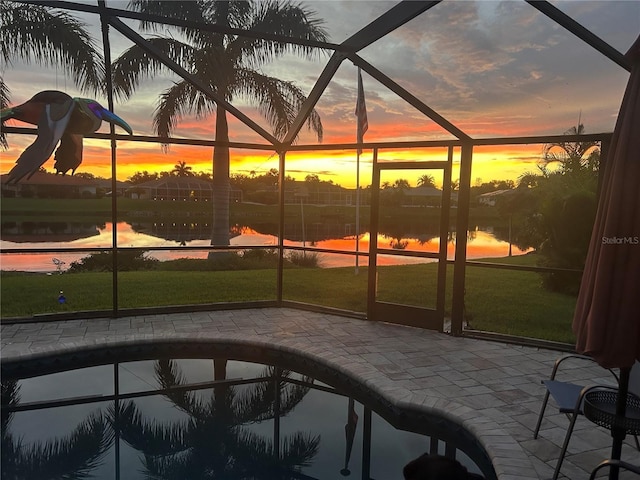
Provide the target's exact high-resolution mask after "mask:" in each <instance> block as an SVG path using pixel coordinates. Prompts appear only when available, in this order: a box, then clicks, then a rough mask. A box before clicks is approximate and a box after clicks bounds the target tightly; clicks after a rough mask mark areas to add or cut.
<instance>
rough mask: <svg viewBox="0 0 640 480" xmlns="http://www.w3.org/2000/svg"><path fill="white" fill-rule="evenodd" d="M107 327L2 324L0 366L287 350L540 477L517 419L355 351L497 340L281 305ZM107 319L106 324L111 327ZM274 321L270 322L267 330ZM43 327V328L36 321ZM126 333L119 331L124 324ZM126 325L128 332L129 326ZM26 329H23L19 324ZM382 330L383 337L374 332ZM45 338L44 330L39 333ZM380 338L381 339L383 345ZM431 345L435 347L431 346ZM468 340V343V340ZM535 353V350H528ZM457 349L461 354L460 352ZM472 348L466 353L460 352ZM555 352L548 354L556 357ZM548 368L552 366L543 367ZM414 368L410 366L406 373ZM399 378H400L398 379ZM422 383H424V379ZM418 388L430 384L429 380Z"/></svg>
mask: <svg viewBox="0 0 640 480" xmlns="http://www.w3.org/2000/svg"><path fill="white" fill-rule="evenodd" d="M265 310H268V311H269V313H268V315H266V318H265V322H267V324H265V325H262V327H261V328H258V329H256V327H255V325H254V326H253V327H251V328H243V327H242V324H243V323H245V322H244V321H243V318H242V317H243V316H249V317H251V316H255V315H257V316H258V317H265V313H264V312H265ZM187 317H188V318H189V319H190V320H191V321H192V322H194V320H195V325H197V326H198V328H197V331H190V332H187V331H180V329H181V328H180V327H181V324H182V322H185V321H186V320H185V318H187ZM229 319H235V322H232V323H236V324H235V325H234V326H231V325H230V324H229V322H228V320H229ZM300 319H303V321H302V323H305V324H307V325H308V328H307V329H302V330H300V331H298V332H297V333H296V331H295V330H296V327H299V326H300V324H301V321H300ZM146 321H150V322H152V323H154V324H155V325H160V328H158V329H157V332H156V333H139V332H137V331H134V330H135V329H134V328H133V327H132V326H131V325H134V324H144V323H145V322H146ZM73 322H75V324H78V322H80V324H82V322H88V323H85V327H84V328H85V329H86V325H89V323H91V322H93V323H94V324H95V323H96V322H98V321H96V320H95V319H90V320H72V321H66V322H64V321H60V322H47V323H46V327H47V328H45V330H47V329H48V330H49V331H54V330H55V329H58V330H60V329H61V330H64V329H65V328H66V327H69V326H70V325H72V324H74V323H73ZM99 322H101V323H102V324H103V325H105V326H106V327H107V329H106V330H105V331H104V332H102V333H100V334H99V335H89V334H87V333H86V330H85V334H84V335H82V336H77V337H74V336H69V337H66V339H65V337H64V336H62V337H59V339H58V341H56V342H52V343H46V342H38V341H33V340H36V339H37V338H40V339H42V337H41V336H40V337H38V335H39V334H38V333H37V331H38V328H37V327H36V326H34V325H33V324H31V327H28V326H27V327H25V326H24V325H23V326H22V329H25V328H26V329H27V330H29V329H32V330H33V332H35V333H34V334H33V335H31V337H29V336H27V338H31V339H32V342H31V343H27V342H23V343H19V342H11V341H9V340H7V339H6V337H5V332H6V333H9V332H10V331H11V329H9V328H8V326H3V327H2V333H3V335H2V344H3V349H2V356H1V357H2V363H3V364H8V363H13V362H17V361H22V360H37V359H41V358H44V357H47V356H51V354H55V353H60V354H62V353H74V352H82V351H89V350H94V349H109V348H119V347H126V346H134V345H136V344H150V343H156V342H160V343H163V342H193V343H196V342H224V343H231V344H237V345H244V346H250V347H256V348H263V349H272V350H276V351H277V350H281V351H283V352H287V353H291V354H295V355H298V356H300V357H302V358H304V357H307V358H308V359H310V360H312V361H314V362H320V363H322V364H324V365H326V366H328V367H329V368H332V369H334V370H335V371H337V372H340V373H342V374H344V375H346V376H348V377H350V378H353V379H354V380H356V381H358V382H360V383H361V384H362V385H364V386H366V387H367V388H369V389H370V390H371V391H372V392H374V393H375V394H377V395H379V396H381V397H382V398H383V399H384V400H385V401H386V402H388V403H389V404H390V405H393V406H394V407H396V408H400V409H404V408H411V409H417V410H420V411H423V412H425V413H427V414H429V415H437V416H440V417H443V418H445V419H448V420H450V421H452V422H454V423H456V424H459V425H461V426H462V427H463V428H464V429H466V430H467V431H468V432H470V433H471V434H472V435H473V436H475V438H476V439H477V440H478V442H479V444H480V445H481V446H482V447H483V448H484V449H485V451H486V452H487V454H488V455H489V458H490V460H491V462H492V464H493V467H494V469H495V472H496V475H497V477H498V479H500V480H526V479H538V478H539V475H538V473H537V471H536V468H535V467H534V465H533V463H532V461H531V457H530V456H529V455H528V454H527V453H526V452H525V451H524V449H523V448H522V446H521V445H520V443H519V442H518V441H517V440H516V439H515V438H514V437H513V436H512V435H511V434H510V433H509V432H508V431H506V430H505V429H504V428H503V427H502V426H501V425H505V424H509V423H511V422H513V418H512V417H510V416H509V415H507V414H506V413H503V412H501V411H500V408H499V407H498V408H493V409H491V412H490V413H491V416H489V415H485V414H484V413H483V412H482V411H480V410H479V409H477V408H472V407H471V406H469V405H465V404H464V403H461V402H459V401H456V400H451V399H450V398H447V397H446V396H444V395H441V394H438V392H437V391H435V390H433V394H427V393H425V392H424V391H415V389H412V388H408V387H407V386H406V385H404V384H403V381H402V380H406V376H405V375H404V374H403V373H405V372H402V371H399V372H397V371H394V372H392V373H394V374H396V375H391V374H389V372H388V371H387V372H385V371H384V369H381V368H379V365H376V364H375V362H372V361H366V359H367V358H371V357H370V356H368V354H360V353H356V352H361V351H362V348H361V347H362V346H363V345H364V346H365V347H367V346H371V347H372V348H371V349H370V350H372V352H371V354H372V355H375V354H376V353H375V348H373V347H374V346H375V345H376V344H377V343H384V339H387V341H389V340H390V339H396V338H398V337H399V338H400V340H401V341H403V342H405V343H407V342H409V343H410V342H418V343H417V344H418V345H420V346H421V347H425V346H427V347H433V346H435V345H437V344H438V343H442V342H454V343H455V344H456V345H454V347H458V346H463V345H464V346H466V347H471V346H478V345H479V343H478V342H484V343H485V344H489V343H491V344H494V346H493V347H492V348H495V344H496V342H487V341H483V340H476V339H464V338H460V337H451V336H449V335H446V334H441V333H438V332H433V331H427V330H422V329H417V328H413V327H403V326H399V325H393V324H385V323H373V322H369V321H366V320H359V319H353V318H346V317H340V316H337V315H334V314H326V313H317V312H305V311H300V310H297V309H291V308H275V309H247V310H233V311H216V312H197V313H193V314H167V315H152V316H149V317H125V318H117V319H107V320H100V321H99ZM105 322H106V323H105ZM314 322H316V323H317V324H322V328H320V329H316V328H314ZM269 323H272V325H271V327H269ZM38 325H40V326H41V328H42V325H45V324H38ZM121 326H122V327H123V328H118V327H121ZM127 326H128V327H127ZM345 326H346V327H348V329H351V330H353V331H359V330H361V329H365V330H372V332H369V333H370V334H371V335H372V336H371V337H370V338H369V340H368V341H365V342H364V344H363V343H362V342H355V343H354V345H355V344H357V347H358V348H352V349H350V348H349V341H348V340H346V341H345V340H344V339H345V336H344V335H343V336H341V337H340V338H342V339H343V341H342V345H341V346H340V345H337V344H334V342H333V340H335V337H334V336H332V334H331V333H330V332H331V331H332V330H333V329H340V328H344V327H345ZM213 327H215V328H213ZM15 329H18V330H19V329H20V327H15V328H14V330H15ZM376 333H379V334H380V335H376ZM40 335H42V332H40ZM376 338H380V339H382V340H383V341H377V340H376ZM430 342H433V345H430V344H429V343H430ZM467 342H469V343H467ZM499 348H500V349H513V348H518V349H522V348H525V347H516V346H509V345H500V346H499ZM530 350H531V351H532V352H535V351H537V349H530ZM456 351H457V350H456ZM460 351H461V352H462V351H466V349H462V350H460ZM554 356H555V354H551V355H549V358H553V357H554ZM545 368H546V366H545ZM413 369H414V370H415V368H413ZM410 370H412V369H411V368H408V369H407V372H408V371H410ZM394 376H395V377H396V378H395V379H394V378H392V377H394ZM419 380H420V379H419ZM419 383H422V384H424V385H425V386H427V387H428V381H421V382H419Z"/></svg>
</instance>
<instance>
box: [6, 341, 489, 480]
mask: <svg viewBox="0 0 640 480" xmlns="http://www.w3.org/2000/svg"><path fill="white" fill-rule="evenodd" d="M181 350H183V351H184V348H181ZM229 352H233V353H234V354H236V355H237V354H238V352H237V351H236V350H233V349H230V350H229V351H227V354H228V353H229ZM50 360H51V359H45V360H44V365H47V366H48V367H47V368H50V367H51V363H50ZM81 361H82V360H81ZM94 362H95V359H94V360H92V361H91V362H90V363H92V364H93V363H94ZM303 363H304V365H305V369H306V371H305V372H304V373H303V372H300V371H293V370H289V369H288V368H287V367H286V366H285V365H281V366H278V365H273V364H261V363H252V362H245V361H238V360H229V359H227V358H226V356H224V357H223V356H215V357H213V358H177V359H174V358H167V357H162V358H158V359H156V360H139V359H136V358H132V361H122V362H117V363H114V364H103V365H96V366H90V367H85V368H78V367H80V365H68V366H67V367H66V368H69V367H71V368H75V369H72V370H64V371H61V372H53V371H52V373H48V374H42V367H41V365H40V366H38V367H37V368H38V369H39V371H37V372H34V371H31V370H30V369H29V366H23V365H13V367H12V366H9V367H8V368H9V370H11V369H12V368H15V367H18V368H16V369H15V370H14V371H13V372H11V371H4V370H3V372H2V373H3V375H2V409H1V411H2V415H3V417H2V432H1V434H2V450H1V455H0V457H1V459H0V461H1V464H0V466H1V468H2V471H3V478H5V476H6V475H5V474H9V476H10V477H11V478H54V477H55V478H63V477H64V478H86V477H92V478H99V479H105V480H106V479H114V478H127V479H131V480H134V479H135V480H137V479H140V480H141V479H142V478H157V479H169V478H172V479H173V478H181V479H182V478H184V479H192V478H205V477H206V478H225V479H227V478H229V479H230V478H238V479H239V478H264V479H281V480H288V479H290V480H293V479H301V478H307V479H320V478H338V474H339V473H340V474H342V475H345V476H346V475H351V478H399V477H400V476H401V471H402V467H403V466H404V465H405V464H406V463H407V462H408V461H409V460H412V459H413V458H415V457H417V456H418V455H420V454H422V453H424V452H425V451H427V450H430V452H431V453H440V454H443V453H444V452H449V454H450V455H455V457H456V458H457V459H458V460H460V461H461V462H462V463H463V464H465V466H466V467H467V468H469V469H470V470H471V471H473V472H478V473H480V471H481V470H483V471H484V473H485V475H486V476H487V478H495V474H494V472H493V469H492V467H491V465H490V464H489V462H488V457H487V456H486V453H485V452H484V451H483V450H482V449H481V448H480V447H478V445H477V443H476V442H475V439H472V437H471V436H470V435H469V434H467V433H466V432H464V431H462V430H461V429H459V428H458V429H442V428H439V427H438V426H439V425H440V424H441V423H442V422H444V421H445V420H444V419H441V418H440V417H436V420H437V421H433V419H431V420H430V421H427V422H426V423H425V422H424V420H425V416H424V415H417V416H412V414H411V413H410V412H402V414H399V412H398V414H395V413H394V414H390V413H389V412H388V413H387V417H386V418H387V420H385V419H384V418H383V417H382V416H381V415H380V412H376V410H375V409H374V408H375V407H374V406H375V405H376V404H375V403H374V401H373V400H372V399H370V398H369V397H368V394H367V393H364V391H362V392H360V391H359V392H358V393H357V394H354V395H357V398H354V396H352V395H351V394H347V393H346V392H344V391H342V390H341V388H340V386H339V385H332V384H330V383H324V381H321V380H318V379H317V378H316V376H315V375H314V373H313V372H314V371H316V370H315V368H316V367H315V365H313V364H310V363H309V362H303ZM63 365H64V360H63ZM3 366H4V365H3ZM52 370H53V369H52ZM319 371H323V372H325V375H326V368H325V367H323V368H321V369H320V370H319ZM86 378H93V379H97V380H98V381H99V384H98V388H97V389H96V390H95V391H91V389H89V394H88V395H87V388H86V382H85V379H86ZM323 380H325V381H329V379H327V378H325V379H323ZM105 386H108V388H105ZM390 421H391V422H394V424H395V426H394V424H392V423H389V422H390ZM42 425H47V427H48V428H46V429H45V430H43V429H42ZM409 426H410V428H408V427H409ZM405 428H408V429H409V430H410V431H405ZM414 432H416V433H414ZM470 440H473V441H470ZM365 452H367V453H368V454H366V455H365ZM31 462H33V463H36V465H35V466H37V467H39V468H40V469H41V470H34V468H33V466H34V465H32V463H31ZM53 467H55V470H54V469H53ZM44 468H47V470H44ZM52 472H55V474H53V473H52ZM56 474H57V475H56Z"/></svg>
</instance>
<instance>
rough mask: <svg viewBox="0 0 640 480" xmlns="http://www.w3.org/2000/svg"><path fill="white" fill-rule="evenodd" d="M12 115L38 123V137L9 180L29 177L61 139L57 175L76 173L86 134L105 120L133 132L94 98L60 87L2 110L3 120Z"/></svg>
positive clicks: (57, 158) (56, 155)
mask: <svg viewBox="0 0 640 480" xmlns="http://www.w3.org/2000/svg"><path fill="white" fill-rule="evenodd" d="M10 118H15V119H16V120H21V121H23V122H26V123H31V124H32V125H37V127H38V136H37V137H36V140H35V142H33V143H32V144H31V145H29V146H28V147H27V148H26V149H25V150H24V152H22V155H20V157H18V159H17V160H16V165H15V166H14V167H13V168H12V169H11V171H10V172H9V175H8V180H7V183H17V182H19V181H20V180H21V179H22V178H23V177H24V176H25V175H26V176H27V178H30V177H31V176H32V175H33V174H34V173H35V172H37V171H38V169H39V168H40V167H41V166H42V165H43V164H44V163H45V162H46V161H47V160H48V159H49V157H51V154H52V153H53V150H54V148H55V147H56V145H58V142H60V146H59V147H58V149H57V150H56V154H55V157H54V158H55V164H54V168H55V169H56V174H57V173H62V174H63V175H64V174H66V173H67V172H68V171H69V170H71V175H73V174H74V173H75V171H76V168H78V166H79V165H80V164H81V163H82V139H83V137H84V135H85V134H87V133H92V132H95V131H96V130H98V129H99V128H100V125H101V124H102V121H103V120H105V121H107V122H110V123H113V124H116V125H119V126H120V127H122V128H123V129H124V130H126V131H127V132H128V133H129V134H130V135H131V134H133V131H132V130H131V127H130V126H129V125H128V124H127V122H125V121H124V120H123V119H121V118H120V117H118V116H117V115H116V114H115V113H113V112H110V111H109V110H107V109H106V108H104V107H103V106H102V105H100V104H99V103H98V102H96V101H95V100H91V99H88V98H72V97H70V96H69V95H67V94H66V93H63V92H59V91H57V90H44V91H42V92H38V93H36V94H35V95H34V96H33V97H32V98H31V99H30V100H28V101H27V102H26V103H23V104H22V105H18V106H15V107H11V108H5V109H3V110H0V120H2V122H4V121H5V120H8V119H10Z"/></svg>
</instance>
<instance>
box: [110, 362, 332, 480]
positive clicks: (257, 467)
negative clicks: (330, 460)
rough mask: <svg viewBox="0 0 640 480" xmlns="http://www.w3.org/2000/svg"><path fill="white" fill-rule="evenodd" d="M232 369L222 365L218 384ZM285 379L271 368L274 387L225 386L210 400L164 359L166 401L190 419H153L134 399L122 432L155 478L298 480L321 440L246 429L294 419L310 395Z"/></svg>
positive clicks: (160, 367)
mask: <svg viewBox="0 0 640 480" xmlns="http://www.w3.org/2000/svg"><path fill="white" fill-rule="evenodd" d="M225 365H226V362H225V361H215V363H214V370H215V377H214V378H215V379H216V380H223V379H224V377H225V374H226V372H224V371H223V370H226V368H225ZM277 373H278V372H276V369H275V368H273V367H268V368H267V369H266V370H265V372H264V373H263V375H262V377H264V378H265V379H266V381H261V382H259V383H255V384H250V385H249V386H245V387H243V389H238V388H237V387H234V386H231V385H228V384H225V383H221V384H218V385H216V386H214V387H213V393H212V396H211V397H210V398H208V399H204V398H203V397H202V396H199V395H197V394H196V393H195V392H193V391H188V390H187V389H186V388H182V387H185V386H186V384H187V382H186V378H185V376H184V375H183V374H182V372H181V370H180V369H179V367H178V366H177V365H176V363H175V362H174V361H173V360H160V361H158V362H157V364H156V376H157V378H158V381H159V382H160V384H161V385H162V387H163V388H166V389H168V391H167V393H164V395H165V396H166V397H167V398H168V399H169V400H170V401H171V402H172V403H173V404H174V405H175V406H176V407H178V408H179V409H180V410H182V411H183V412H185V413H186V414H187V415H188V419H186V420H184V421H181V422H174V423H172V424H166V423H162V422H158V421H155V420H148V419H145V418H144V417H143V414H142V413H141V412H140V411H139V410H138V408H137V406H136V405H135V403H134V402H131V401H129V402H126V403H124V404H123V405H122V407H121V408H120V410H119V411H118V416H119V422H118V425H119V433H120V435H121V438H122V439H123V440H124V441H125V442H127V443H128V444H129V445H131V446H132V447H133V448H135V449H136V450H138V451H140V452H142V453H143V454H144V467H145V469H146V470H147V473H148V474H149V475H151V476H153V478H185V479H187V478H205V477H207V478H209V476H211V477H212V478H254V476H255V478H259V477H265V478H281V479H288V478H298V477H297V474H296V472H297V471H299V469H300V467H302V466H306V465H308V464H309V462H310V461H311V460H312V459H313V457H314V456H315V455H316V454H317V452H318V445H319V442H320V438H319V437H318V436H316V437H312V436H310V435H305V434H303V433H299V432H298V433H295V434H293V435H291V436H288V437H285V438H284V439H283V441H282V442H280V441H279V439H276V440H275V441H271V440H268V439H265V438H263V437H261V436H259V435H257V434H255V433H253V432H251V431H250V430H248V429H247V428H246V426H247V425H249V424H253V423H258V422H261V421H265V420H269V419H276V417H281V416H284V415H286V414H288V413H289V412H291V411H292V410H293V409H294V408H295V406H296V405H297V404H298V403H299V402H300V401H301V400H302V398H303V397H304V396H305V395H306V394H307V392H308V391H309V388H308V387H304V386H300V385H296V384H291V383H289V382H287V377H288V376H289V372H288V371H281V372H280V374H279V375H278V374H277ZM308 380H310V379H308ZM112 413H114V412H112ZM114 417H115V415H114Z"/></svg>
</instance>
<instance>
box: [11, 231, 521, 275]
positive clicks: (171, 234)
mask: <svg viewBox="0 0 640 480" xmlns="http://www.w3.org/2000/svg"><path fill="white" fill-rule="evenodd" d="M316 228H319V227H318V226H316ZM265 230H266V232H267V233H265V231H264V230H263V231H258V230H257V229H255V228H252V227H248V226H238V225H236V226H234V227H233V229H232V237H231V245H232V246H247V247H249V246H273V247H274V248H275V247H276V246H277V244H278V239H277V236H276V235H273V234H271V233H268V231H269V230H270V229H265ZM342 230H343V231H340V232H336V231H335V229H334V231H332V232H330V233H329V234H318V233H317V232H315V234H314V232H313V231H308V232H307V233H306V235H302V236H301V235H300V233H299V232H296V233H295V234H290V235H287V229H286V228H285V240H284V245H285V247H287V246H296V247H301V246H302V247H309V248H322V249H331V250H339V251H345V252H355V251H356V235H355V232H353V228H352V226H350V225H345V226H344V229H342ZM208 231H210V226H208V225H194V224H188V223H185V222H182V223H178V224H177V223H172V224H165V223H162V224H158V223H140V224H130V223H126V222H120V223H118V224H117V228H116V232H117V235H116V239H117V245H118V246H119V247H136V248H142V249H145V250H149V253H148V255H151V256H153V257H155V258H157V259H158V260H160V261H166V260H173V259H177V258H207V253H208V252H207V251H206V250H202V251H198V250H191V249H190V250H186V249H182V247H184V246H189V247H198V246H202V247H207V246H209V244H210V241H209V238H208V234H207V232H208ZM287 237H288V238H287ZM113 238H114V233H113V224H112V223H105V224H101V225H97V224H94V223H60V224H58V223H55V222H37V223H36V222H33V223H29V222H24V223H22V224H12V223H3V224H2V237H1V239H0V247H1V248H2V249H3V250H5V251H6V250H11V249H21V250H32V249H39V250H42V249H51V250H56V249H68V248H78V249H90V248H110V247H111V246H112V244H113ZM370 241H371V238H370V235H369V233H368V232H363V233H361V234H360V235H359V236H358V245H357V251H359V252H361V253H366V252H368V250H369V243H370ZM439 243H440V242H439V238H438V237H437V236H433V235H425V234H413V235H412V234H404V235H402V236H400V235H398V236H396V237H392V236H388V235H384V234H379V235H378V238H377V246H378V248H381V249H393V250H404V251H407V252H430V253H436V252H438V249H439ZM157 247H162V248H166V247H175V249H172V250H162V251H161V250H155V251H154V250H153V249H154V248H157ZM454 250H455V234H453V233H451V234H450V235H449V240H448V242H447V257H448V258H449V259H453V258H454ZM510 250H511V253H512V254H513V255H522V254H524V253H526V252H527V250H521V249H519V248H518V247H516V246H515V245H511V246H510V244H509V241H508V240H504V239H501V238H499V236H498V235H497V234H496V232H495V231H494V229H493V228H491V227H486V226H485V227H480V226H479V227H475V228H474V229H473V230H470V231H469V232H468V235H467V258H468V259H475V258H495V257H506V256H508V255H509V252H510ZM88 254H89V253H88V252H47V253H30V252H27V253H19V254H18V253H3V254H2V256H1V258H0V268H1V269H2V270H20V271H30V272H56V271H64V270H66V269H67V268H68V267H69V265H70V263H71V262H73V261H77V260H79V259H81V258H82V257H85V256H87V255H88ZM425 261H430V260H429V259H422V258H417V257H410V256H381V257H380V258H379V263H380V264H385V265H393V264H396V265H397V264H406V263H416V262H425ZM366 263H367V262H366V259H363V258H361V259H360V264H361V265H366ZM353 264H354V256H353V255H336V254H325V253H319V265H320V267H323V268H333V267H344V266H350V265H353Z"/></svg>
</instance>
